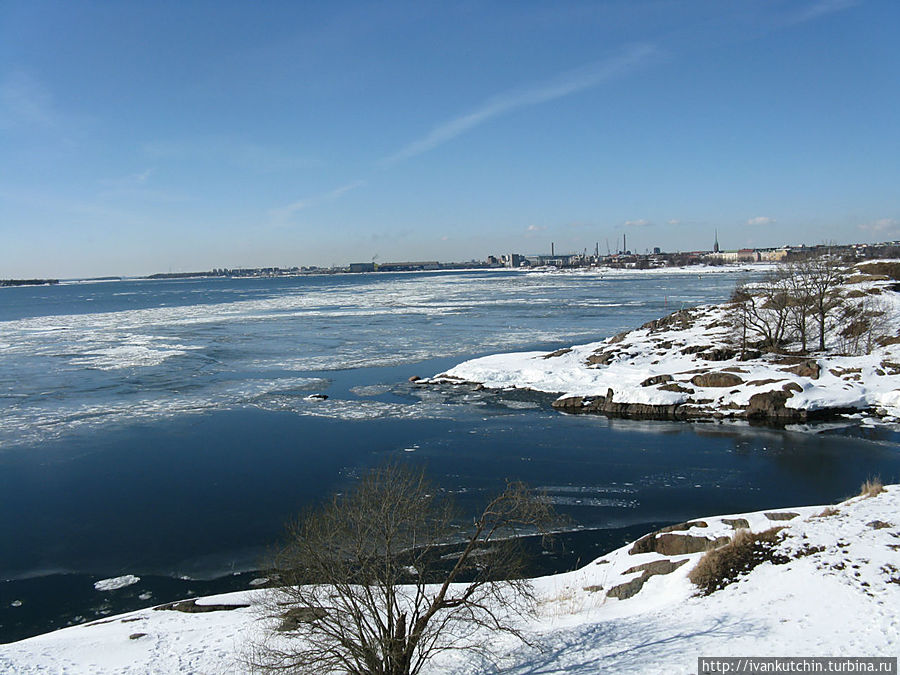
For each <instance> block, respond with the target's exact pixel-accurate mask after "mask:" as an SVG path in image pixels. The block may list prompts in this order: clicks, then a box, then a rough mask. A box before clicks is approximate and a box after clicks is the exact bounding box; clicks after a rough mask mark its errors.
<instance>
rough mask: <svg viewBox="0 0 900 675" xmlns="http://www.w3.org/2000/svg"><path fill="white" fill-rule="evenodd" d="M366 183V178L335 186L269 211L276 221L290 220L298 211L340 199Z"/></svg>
mask: <svg viewBox="0 0 900 675" xmlns="http://www.w3.org/2000/svg"><path fill="white" fill-rule="evenodd" d="M364 185H366V181H364V180H355V181H353V182H352V183H347V184H346V185H341V186H340V187H337V188H335V189H334V190H329V191H328V192H325V193H323V194H320V195H316V196H314V197H308V198H306V199H298V200H297V201H295V202H292V203H290V204H288V205H287V206H282V207H279V208H276V209H271V210H270V211H269V215H270V216H271V217H272V219H273V220H275V221H276V222H286V221H288V220H290V218H291V217H292V216H293V215H294V214H295V213H297V212H298V211H302V210H304V209H308V208H310V207H311V206H317V205H319V204H324V203H326V202H333V201H335V200H336V199H339V198H340V197H342V196H343V195H345V194H346V193H348V192H350V191H351V190H356V189H357V188H361V187H363V186H364Z"/></svg>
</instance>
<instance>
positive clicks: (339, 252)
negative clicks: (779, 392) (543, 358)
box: [0, 0, 900, 278]
mask: <svg viewBox="0 0 900 675" xmlns="http://www.w3.org/2000/svg"><path fill="white" fill-rule="evenodd" d="M897 25H900V4H898V3H895V2H889V1H884V0H742V1H737V2H732V3H727V4H725V3H721V2H718V1H716V0H695V1H686V2H677V3H676V2H669V3H666V2H656V1H654V0H613V1H610V2H604V3H597V2H566V1H562V2H558V3H552V4H551V3H546V2H532V1H527V0H526V1H523V2H518V3H452V4H451V3H447V4H444V3H436V4H427V3H426V4H423V3H415V2H390V3H366V2H333V3H290V2H278V1H273V2H267V3H263V4H260V5H249V4H245V3H219V2H212V1H210V0H204V1H199V0H188V1H187V2H180V3H176V2H168V1H165V2H159V3H144V2H137V1H123V2H117V3H106V2H87V1H86V2H79V3H70V2H62V1H59V0H57V1H52V2H47V1H44V0H28V1H24V0H8V1H6V2H4V3H3V4H2V5H0V237H2V246H0V278H28V277H58V278H73V277H88V276H102V275H142V274H151V273H156V272H165V271H168V270H172V271H187V270H201V269H213V268H216V267H229V268H238V267H270V266H278V267H293V266H309V265H318V266H323V267H328V266H331V265H346V264H348V263H350V262H366V261H370V260H372V259H375V260H376V261H378V260H384V261H386V260H394V261H398V260H440V261H451V260H472V259H479V260H480V259H483V258H484V257H486V256H487V255H489V254H494V255H498V254H503V253H511V252H521V253H540V252H542V251H549V248H550V242H551V241H552V242H554V243H555V247H556V250H557V251H559V252H580V251H582V250H583V249H584V248H587V249H588V250H589V251H591V250H592V249H593V247H594V246H595V245H596V244H597V243H599V247H600V250H601V253H604V252H605V248H606V241H607V240H609V242H610V248H611V249H612V250H615V249H616V246H615V245H613V242H616V241H621V239H622V236H623V234H625V235H627V238H628V245H629V248H630V249H632V250H635V251H640V252H643V251H644V250H652V249H653V248H654V247H661V248H662V249H663V250H668V251H676V250H681V251H689V250H710V249H712V247H713V242H714V236H716V234H715V233H716V232H717V237H718V242H719V245H720V247H721V248H722V249H723V250H724V249H737V248H744V247H776V246H782V245H791V244H800V243H806V244H816V243H821V242H824V241H829V240H834V241H837V242H840V243H853V242H880V241H886V240H891V239H897V238H900V197H898V190H897V185H900V128H898V125H897V124H896V111H897V110H898V109H900V88H898V87H897V84H896V83H897V82H898V81H900V56H898V55H897V51H896V46H895V42H896V40H895V35H894V33H895V32H896V26H897Z"/></svg>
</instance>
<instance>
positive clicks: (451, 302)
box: [0, 268, 900, 641]
mask: <svg viewBox="0 0 900 675" xmlns="http://www.w3.org/2000/svg"><path fill="white" fill-rule="evenodd" d="M752 274H753V272H747V271H740V272H737V271H732V270H728V269H721V268H720V269H717V270H716V271H714V272H710V273H703V274H698V273H696V272H694V271H691V272H684V271H680V272H669V273H659V272H657V273H612V272H607V273H604V274H598V273H562V272H545V273H540V272H530V273H526V272H518V271H473V272H452V273H450V272H443V273H410V274H380V273H379V274H363V275H336V276H304V277H296V278H277V279H190V280H166V281H138V280H132V281H121V282H104V283H68V284H61V285H59V286H54V287H30V288H29V287H25V288H4V289H0V542H2V543H0V578H2V581H0V641H8V640H12V639H17V638H19V637H23V636H24V635H28V634H33V633H35V632H39V631H42V630H46V629H48V628H51V627H56V626H59V625H65V624H66V623H70V622H77V621H80V620H89V619H92V618H96V617H97V616H102V615H104V614H106V613H109V612H112V611H118V610H120V609H127V608H133V607H137V606H146V605H151V604H156V603H158V602H162V601H165V600H170V599H174V598H177V597H181V596H183V595H185V594H187V593H192V592H193V593H201V592H209V591H215V590H227V589H230V588H242V587H246V586H247V583H248V582H249V581H250V579H252V576H253V575H252V574H250V573H249V571H250V570H253V569H254V568H257V567H258V566H259V564H260V561H261V559H262V557H263V556H264V554H265V551H266V549H267V548H268V547H270V546H271V545H272V544H273V543H275V542H276V541H277V539H278V537H279V534H280V532H281V530H282V527H283V524H284V523H285V521H287V520H288V519H289V518H291V517H292V516H293V515H295V514H296V513H297V512H298V511H299V510H301V509H303V508H304V507H307V506H309V505H312V504H315V503H316V502H317V501H318V500H320V499H322V498H323V497H325V496H326V495H328V494H330V493H331V492H333V491H335V490H342V489H346V488H347V487H348V486H350V485H352V483H353V481H354V480H355V478H356V477H357V476H359V475H360V474H361V473H362V472H364V471H365V470H366V469H367V468H369V467H371V466H374V465H377V464H379V463H381V462H383V461H384V460H386V459H394V460H400V461H406V462H412V463H415V464H423V465H425V466H426V467H427V470H428V472H429V474H430V475H431V476H432V477H433V479H434V480H435V481H436V482H437V483H439V484H440V485H441V486H442V487H443V488H444V489H447V490H450V491H453V492H455V493H457V494H458V495H459V496H460V499H461V501H462V502H463V504H464V505H465V506H469V507H470V508H471V509H472V510H473V511H474V510H475V509H476V508H477V505H478V504H479V503H480V502H482V500H484V499H485V498H486V497H487V496H488V495H489V494H491V493H493V492H495V491H497V490H498V489H500V488H502V485H503V482H504V480H505V479H507V478H514V479H523V480H525V481H527V482H529V483H530V484H532V485H533V486H535V487H538V488H541V489H544V490H546V491H547V492H548V494H549V495H550V496H551V498H552V499H553V501H554V502H556V503H557V505H558V506H559V507H560V508H561V509H562V510H564V511H565V512H566V513H567V514H568V515H569V516H570V517H571V519H572V529H573V530H575V531H576V532H577V536H576V535H573V537H572V539H571V547H572V554H571V555H570V556H569V558H566V559H565V562H561V563H558V564H566V565H570V566H571V565H573V564H575V563H576V562H577V560H578V559H579V558H583V560H587V559H588V558H587V556H593V555H599V554H600V553H602V552H603V549H607V550H608V549H610V548H613V547H614V546H617V545H619V544H620V543H621V540H622V539H623V538H629V537H630V538H634V536H636V535H639V534H641V533H643V531H646V530H648V529H651V528H652V527H655V526H657V525H658V524H660V523H664V522H674V521H678V520H683V519H687V518H690V517H693V516H697V515H703V514H714V513H729V512H740V511H753V510H757V509H762V508H772V507H778V506H792V505H798V504H815V503H823V502H828V501H833V500H837V499H841V498H843V497H845V496H847V495H849V494H851V493H853V492H855V490H856V489H857V487H858V485H859V483H860V482H862V481H863V480H864V479H866V478H867V477H869V476H873V475H880V476H881V477H882V478H883V479H884V480H885V481H886V482H887V481H897V480H898V479H900V453H898V445H897V442H896V441H897V439H896V438H895V437H894V436H893V435H892V434H891V433H890V432H888V431H877V430H874V431H873V430H869V429H863V428H856V427H849V426H848V427H844V428H835V427H821V428H818V429H814V430H813V431H805V432H798V431H792V430H786V431H781V430H774V429H759V428H750V427H746V426H740V425H722V424H702V423H695V424H686V423H684V424H675V423H668V422H634V421H625V420H608V419H606V418H603V417H572V416H565V415H561V414H558V413H556V412H554V411H552V410H551V409H550V408H549V399H548V398H546V397H542V396H539V395H534V394H528V393H525V392H496V393H492V392H485V391H481V392H479V391H473V390H471V389H465V388H462V389H454V388H446V389H443V388H432V387H420V386H416V385H414V384H411V383H410V382H408V379H409V377H410V376H412V375H421V376H428V375H432V374H435V373H437V372H440V371H441V370H444V369H446V368H448V367H450V366H452V365H454V364H456V363H458V362H459V361H462V360H465V359H469V358H472V357H475V356H480V355H484V354H490V353H495V352H499V351H513V350H532V349H547V350H551V349H556V348H559V347H562V346H567V345H570V344H573V343H578V342H587V341H591V340H597V339H600V338H602V337H606V336H608V335H611V334H613V333H616V332H619V331H621V330H625V329H629V328H634V327H637V326H639V325H640V324H642V323H644V322H645V321H648V320H650V319H653V318H657V317H659V316H661V315H663V314H665V313H667V312H669V311H673V310H675V309H678V308H680V307H682V306H689V305H695V304H698V303H704V302H718V301H721V300H723V299H725V298H726V297H727V296H728V294H729V293H730V291H731V290H732V288H733V287H734V284H735V282H736V281H737V280H738V279H739V278H744V277H746V276H748V275H752ZM311 394H326V395H327V396H328V399H327V400H324V401H323V400H315V399H310V398H309V397H310V395H311ZM242 573H244V574H242ZM127 574H132V575H136V576H138V577H140V578H141V581H139V582H136V583H133V584H131V585H129V586H127V587H124V588H120V589H115V590H112V591H98V590H96V589H95V588H94V585H93V584H94V583H95V582H96V581H98V580H101V579H104V578H108V577H115V576H121V575H127Z"/></svg>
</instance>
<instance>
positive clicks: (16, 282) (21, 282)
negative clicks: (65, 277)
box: [0, 279, 59, 287]
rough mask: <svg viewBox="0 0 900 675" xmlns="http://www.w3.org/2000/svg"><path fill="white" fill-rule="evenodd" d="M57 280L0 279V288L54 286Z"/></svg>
mask: <svg viewBox="0 0 900 675" xmlns="http://www.w3.org/2000/svg"><path fill="white" fill-rule="evenodd" d="M58 283H59V279H0V287H6V286H55V285H56V284H58Z"/></svg>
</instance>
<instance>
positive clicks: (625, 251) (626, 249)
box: [622, 234, 628, 253]
mask: <svg viewBox="0 0 900 675" xmlns="http://www.w3.org/2000/svg"><path fill="white" fill-rule="evenodd" d="M622 253H628V244H626V243H625V235H624V234H623V235H622Z"/></svg>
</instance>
